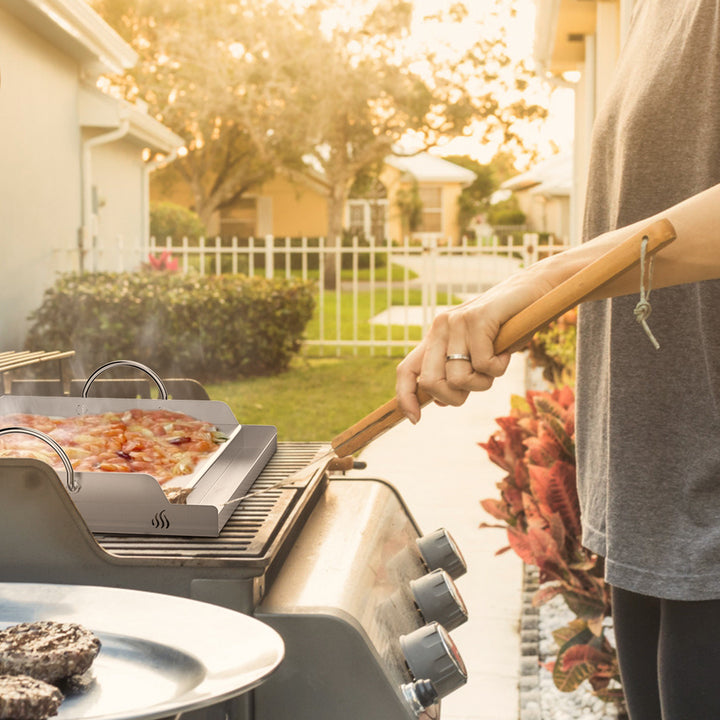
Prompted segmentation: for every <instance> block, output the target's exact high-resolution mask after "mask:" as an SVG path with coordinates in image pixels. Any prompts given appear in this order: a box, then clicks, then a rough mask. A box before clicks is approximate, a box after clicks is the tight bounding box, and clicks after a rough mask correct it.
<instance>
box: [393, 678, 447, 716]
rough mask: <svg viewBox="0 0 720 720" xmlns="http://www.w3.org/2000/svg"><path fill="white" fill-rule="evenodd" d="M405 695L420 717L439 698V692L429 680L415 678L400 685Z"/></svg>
mask: <svg viewBox="0 0 720 720" xmlns="http://www.w3.org/2000/svg"><path fill="white" fill-rule="evenodd" d="M400 690H401V691H402V694H403V697H404V698H405V699H406V700H407V702H408V705H410V707H411V708H412V710H413V712H414V713H415V715H417V716H418V717H419V716H420V714H421V713H422V711H423V710H425V708H429V707H430V706H431V705H432V704H434V703H435V701H436V700H437V699H438V694H437V691H436V690H435V688H434V687H433V684H432V683H431V682H430V681H429V680H414V681H413V682H411V683H405V685H401V686H400Z"/></svg>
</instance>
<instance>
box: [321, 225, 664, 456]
mask: <svg viewBox="0 0 720 720" xmlns="http://www.w3.org/2000/svg"><path fill="white" fill-rule="evenodd" d="M646 237H647V239H648V243H647V248H646V256H647V257H650V256H651V255H652V254H653V253H655V252H657V251H658V250H660V249H661V248H663V247H665V246H666V245H668V244H669V243H671V242H672V241H673V240H674V239H675V230H674V228H673V226H672V224H671V223H670V222H669V221H668V220H657V221H656V222H654V223H652V224H651V225H649V226H648V227H646V228H645V229H643V230H642V231H641V232H639V233H637V234H635V235H633V236H632V237H629V238H628V239H627V240H625V241H624V242H622V243H621V244H620V245H618V246H617V247H615V248H613V249H612V250H609V251H608V252H606V253H605V254H604V255H602V256H601V257H599V258H598V259H597V260H595V261H594V262H592V263H590V264H589V265H587V266H586V267H584V268H583V269H582V270H579V271H578V272H576V273H575V274H574V275H572V276H571V277H569V278H568V279H567V280H565V281H564V282H562V283H560V285H558V286H557V287H555V288H553V289H552V290H551V291H550V292H549V293H547V294H546V295H543V297H541V298H540V299H539V300H536V301H535V302H534V303H532V304H531V305H528V307H526V308H525V309H524V310H521V311H520V312H519V313H518V314H517V315H514V316H513V317H511V318H510V319H509V320H508V321H507V322H506V323H505V324H504V325H503V326H502V327H501V328H500V332H499V333H498V335H497V338H496V339H495V344H494V347H495V352H496V353H502V352H505V351H506V350H516V349H519V348H520V347H522V346H523V345H524V344H525V343H526V342H528V341H529V340H530V338H531V337H532V336H533V335H534V334H535V333H536V332H537V331H538V330H540V329H541V328H543V327H545V326H546V325H547V324H548V323H550V322H552V321H553V320H555V319H556V318H557V317H559V316H560V315H562V314H563V313H564V312H567V311H568V310H570V309H571V308H573V307H575V306H576V305H577V304H579V303H580V302H582V301H583V299H585V298H587V297H588V296H589V295H590V294H591V293H593V292H594V291H595V290H597V289H598V288H601V287H602V286H603V285H605V284H606V283H608V282H610V281H611V280H614V279H615V278H616V277H618V276H619V275H621V274H622V273H624V272H626V271H627V270H629V269H630V268H632V267H633V266H635V265H638V264H639V262H640V247H641V244H642V242H643V239H644V238H646ZM418 400H419V401H420V405H421V406H423V405H427V404H428V403H429V402H430V400H431V398H430V396H429V395H427V393H425V392H424V391H422V390H420V389H418ZM404 418H405V416H404V415H403V414H402V412H400V409H399V408H398V404H397V399H396V398H393V399H392V400H389V401H388V402H386V403H385V404H384V405H381V406H380V407H379V408H377V409H376V410H373V411H372V412H371V413H369V414H368V415H366V416H365V417H364V418H363V419H362V420H360V421H359V422H357V423H355V424H354V425H353V426H352V427H350V428H348V429H347V430H345V431H344V432H342V433H340V434H339V435H338V436H337V437H335V438H334V439H333V440H332V443H331V444H332V448H333V451H334V452H335V454H336V455H337V456H338V457H345V456H347V455H351V454H353V453H355V452H357V451H358V450H360V449H361V448H363V447H365V445H367V444H368V443H369V442H370V441H371V440H374V439H375V438H376V437H377V436H378V435H380V434H381V433H383V432H385V431H386V430H389V429H390V428H391V427H394V426H395V425H397V423H399V422H400V421H401V420H404Z"/></svg>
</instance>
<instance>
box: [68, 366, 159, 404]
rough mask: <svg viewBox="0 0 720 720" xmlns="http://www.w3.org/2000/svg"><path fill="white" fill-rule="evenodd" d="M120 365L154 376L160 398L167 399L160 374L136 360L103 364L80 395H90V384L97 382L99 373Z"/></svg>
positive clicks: (88, 380) (91, 376) (89, 379)
mask: <svg viewBox="0 0 720 720" xmlns="http://www.w3.org/2000/svg"><path fill="white" fill-rule="evenodd" d="M120 365H126V366H128V367H134V368H137V369H138V370H142V371H143V372H144V373H145V374H146V375H149V376H150V377H151V378H152V380H153V382H154V383H155V384H156V385H157V388H158V393H159V398H160V400H167V398H168V392H167V389H166V388H165V385H164V384H163V381H162V380H161V379H160V376H159V375H158V374H157V373H156V372H155V371H154V370H153V369H152V368H149V367H148V366H147V365H143V364H142V363H139V362H137V361H136V360H113V361H112V362H109V363H105V364H104V365H101V366H100V367H99V368H98V369H97V370H95V371H94V372H93V373H92V375H90V377H89V378H88V379H87V380H86V381H85V384H84V385H83V389H82V392H81V393H80V397H83V398H86V397H87V396H88V393H89V392H90V386H91V385H92V384H93V383H94V382H95V380H96V378H97V377H98V375H100V374H101V373H104V372H105V371H106V370H109V369H110V368H113V367H118V366H120Z"/></svg>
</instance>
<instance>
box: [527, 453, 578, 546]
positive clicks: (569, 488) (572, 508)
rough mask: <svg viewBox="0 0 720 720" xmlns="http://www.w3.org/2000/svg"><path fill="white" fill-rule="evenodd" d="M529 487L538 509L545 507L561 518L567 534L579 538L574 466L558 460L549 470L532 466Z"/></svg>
mask: <svg viewBox="0 0 720 720" xmlns="http://www.w3.org/2000/svg"><path fill="white" fill-rule="evenodd" d="M529 471H530V487H531V489H532V492H533V495H535V497H536V498H537V499H538V502H539V503H540V507H541V508H542V507H543V506H547V507H548V508H550V510H551V511H552V512H556V513H558V514H559V515H560V517H561V518H562V521H563V524H564V525H565V529H566V531H567V533H568V534H569V535H571V536H573V537H575V538H579V537H580V534H581V529H580V503H579V501H578V496H577V487H576V485H575V466H574V465H572V464H570V463H567V462H563V461H562V460H558V461H557V462H555V463H554V464H553V465H552V467H550V468H543V467H537V466H535V465H532V466H530V467H529Z"/></svg>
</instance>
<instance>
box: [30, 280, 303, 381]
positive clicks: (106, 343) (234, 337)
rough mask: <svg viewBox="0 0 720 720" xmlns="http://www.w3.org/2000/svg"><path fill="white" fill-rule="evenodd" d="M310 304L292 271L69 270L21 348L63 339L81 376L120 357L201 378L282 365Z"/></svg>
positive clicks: (294, 344)
mask: <svg viewBox="0 0 720 720" xmlns="http://www.w3.org/2000/svg"><path fill="white" fill-rule="evenodd" d="M313 308H314V299H313V288H312V285H311V284H310V283H304V282H301V281H296V280H276V279H273V280H267V279H265V278H260V277H253V278H249V277H246V276H244V275H224V276H220V277H201V276H197V275H195V276H193V275H179V274H177V273H165V272H143V273H87V274H76V273H71V274H68V275H63V276H61V277H60V278H59V279H58V281H57V282H56V284H55V285H54V287H52V288H50V289H49V290H47V291H46V292H45V297H44V300H43V302H42V304H41V306H40V307H39V308H38V309H37V310H36V311H35V312H33V313H32V315H31V316H30V318H29V319H30V321H31V323H32V326H31V328H30V330H29V333H28V337H27V341H26V347H27V348H28V349H39V348H47V347H71V348H73V349H74V350H75V351H76V359H77V362H76V365H75V367H74V368H73V369H74V370H75V371H76V372H77V371H82V372H84V374H85V375H87V374H88V373H90V372H92V371H93V370H94V369H95V368H96V367H98V366H100V365H102V364H104V363H106V362H109V361H112V360H118V359H130V360H136V361H138V362H142V363H145V364H146V365H148V366H150V367H151V368H153V369H154V370H155V371H157V372H158V373H159V374H160V375H161V376H164V377H173V376H176V377H177V376H186V377H192V378H196V379H198V380H201V381H207V380H220V379H228V378H237V377H240V376H251V375H266V374H272V373H277V372H280V371H282V370H285V369H286V368H287V366H288V364H289V362H290V359H291V358H292V356H293V355H294V354H295V353H296V352H297V351H298V350H299V349H300V346H301V343H302V336H303V332H304V330H305V327H306V325H307V323H308V321H309V320H310V318H311V316H312V312H313Z"/></svg>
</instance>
